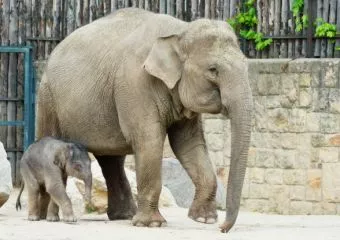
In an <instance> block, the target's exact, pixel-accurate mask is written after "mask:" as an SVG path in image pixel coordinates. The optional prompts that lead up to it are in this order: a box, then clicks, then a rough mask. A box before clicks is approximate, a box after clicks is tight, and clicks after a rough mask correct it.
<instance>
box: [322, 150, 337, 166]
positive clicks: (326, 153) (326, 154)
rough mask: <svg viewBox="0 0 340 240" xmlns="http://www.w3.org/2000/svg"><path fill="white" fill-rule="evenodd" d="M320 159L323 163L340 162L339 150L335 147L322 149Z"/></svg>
mask: <svg viewBox="0 0 340 240" xmlns="http://www.w3.org/2000/svg"><path fill="white" fill-rule="evenodd" d="M319 158H320V160H321V162H322V163H331V162H338V161H339V150H338V148H334V147H322V148H320V152H319Z"/></svg>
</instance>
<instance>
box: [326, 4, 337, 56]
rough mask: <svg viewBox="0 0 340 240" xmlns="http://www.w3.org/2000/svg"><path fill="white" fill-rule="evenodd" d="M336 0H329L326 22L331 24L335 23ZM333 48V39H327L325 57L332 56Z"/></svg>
mask: <svg viewBox="0 0 340 240" xmlns="http://www.w3.org/2000/svg"><path fill="white" fill-rule="evenodd" d="M336 1H337V0H330V2H329V19H328V22H329V23H331V24H335V23H336V7H337V6H336V5H337V4H336ZM334 48H335V44H334V41H332V40H328V43H327V57H329V58H330V57H333V56H334Z"/></svg>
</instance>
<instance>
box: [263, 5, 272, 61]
mask: <svg viewBox="0 0 340 240" xmlns="http://www.w3.org/2000/svg"><path fill="white" fill-rule="evenodd" d="M262 4H263V6H262V33H263V34H264V35H268V34H269V29H268V27H269V7H270V5H269V0H263V1H262ZM268 56H269V51H268V49H264V50H262V58H268Z"/></svg>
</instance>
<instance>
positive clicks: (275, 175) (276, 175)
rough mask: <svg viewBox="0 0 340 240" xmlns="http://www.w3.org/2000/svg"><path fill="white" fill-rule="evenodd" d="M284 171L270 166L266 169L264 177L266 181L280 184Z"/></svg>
mask: <svg viewBox="0 0 340 240" xmlns="http://www.w3.org/2000/svg"><path fill="white" fill-rule="evenodd" d="M283 171H284V170H282V169H273V168H269V169H266V170H265V174H264V176H265V177H264V178H265V181H266V183H268V184H272V185H273V184H275V185H279V184H282V183H283Z"/></svg>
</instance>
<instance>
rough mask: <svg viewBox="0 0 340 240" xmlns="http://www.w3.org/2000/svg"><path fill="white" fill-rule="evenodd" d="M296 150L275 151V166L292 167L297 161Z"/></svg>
mask: <svg viewBox="0 0 340 240" xmlns="http://www.w3.org/2000/svg"><path fill="white" fill-rule="evenodd" d="M295 155H296V153H295V151H288V150H287V151H283V150H279V151H276V152H275V166H276V167H279V168H282V169H292V168H294V163H295Z"/></svg>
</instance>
